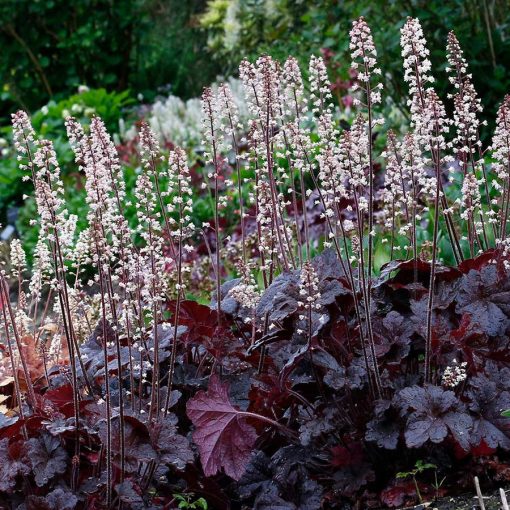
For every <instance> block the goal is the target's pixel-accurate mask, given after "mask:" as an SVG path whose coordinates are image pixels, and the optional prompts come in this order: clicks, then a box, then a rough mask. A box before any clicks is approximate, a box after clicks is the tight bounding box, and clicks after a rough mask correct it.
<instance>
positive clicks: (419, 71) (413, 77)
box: [400, 18, 434, 134]
mask: <svg viewBox="0 0 510 510" xmlns="http://www.w3.org/2000/svg"><path fill="white" fill-rule="evenodd" d="M400 34H401V35H400V45H401V48H402V57H403V58H404V81H405V82H407V84H408V86H409V94H410V96H411V98H410V99H409V100H408V105H409V107H410V108H411V118H412V122H413V124H414V125H415V129H416V131H417V133H418V134H420V130H419V126H420V125H421V124H420V115H421V112H422V111H423V110H424V108H425V90H426V89H427V88H428V87H429V86H430V84H431V83H433V82H434V78H433V77H432V76H431V74H430V70H431V68H432V65H431V63H430V60H429V50H428V48H427V42H426V40H425V37H424V36H423V30H422V28H421V24H420V21H419V20H418V19H416V18H407V21H406V23H405V25H404V26H403V27H402V29H401V30H400Z"/></svg>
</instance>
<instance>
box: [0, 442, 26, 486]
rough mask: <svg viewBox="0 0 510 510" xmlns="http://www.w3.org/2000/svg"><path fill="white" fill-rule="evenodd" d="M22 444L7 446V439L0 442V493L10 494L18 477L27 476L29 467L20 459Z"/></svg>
mask: <svg viewBox="0 0 510 510" xmlns="http://www.w3.org/2000/svg"><path fill="white" fill-rule="evenodd" d="M22 445H23V443H22V442H21V441H18V442H16V443H13V444H9V440H8V439H2V440H0V491H2V492H10V491H11V490H12V489H13V488H14V486H15V485H16V478H17V476H18V475H28V474H29V473H30V467H29V466H28V465H27V464H26V462H25V460H24V459H23V458H22V454H21V448H22Z"/></svg>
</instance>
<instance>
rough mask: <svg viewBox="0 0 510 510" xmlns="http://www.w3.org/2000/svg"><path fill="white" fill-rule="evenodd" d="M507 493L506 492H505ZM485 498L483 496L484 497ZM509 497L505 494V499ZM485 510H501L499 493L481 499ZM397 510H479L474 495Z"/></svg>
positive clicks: (448, 498)
mask: <svg viewBox="0 0 510 510" xmlns="http://www.w3.org/2000/svg"><path fill="white" fill-rule="evenodd" d="M507 492H508V491H507ZM484 496H485V495H484ZM508 498H509V495H508V493H507V499H508ZM483 502H484V505H485V510H501V509H502V508H503V507H502V506H501V499H500V497H499V491H496V492H494V493H492V494H491V495H490V496H485V497H484V498H483ZM399 510H480V505H479V504H478V498H477V497H476V496H475V493H474V491H473V493H471V494H466V495H464V496H456V497H446V498H441V499H439V500H437V501H434V502H433V503H425V504H423V505H418V506H414V507H407V508H405V509H404V508H402V509H399Z"/></svg>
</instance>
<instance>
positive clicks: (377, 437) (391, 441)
mask: <svg viewBox="0 0 510 510" xmlns="http://www.w3.org/2000/svg"><path fill="white" fill-rule="evenodd" d="M396 414H397V413H396V411H395V410H394V409H393V408H392V407H391V401H390V400H380V401H378V402H376V406H375V416H376V417H375V418H374V419H373V420H371V421H369V422H368V424H367V432H366V434H365V439H366V440H367V441H374V442H375V443H377V446H379V447H380V448H386V449H387V450H395V449H396V448H397V444H398V438H399V435H400V425H399V420H398V416H396Z"/></svg>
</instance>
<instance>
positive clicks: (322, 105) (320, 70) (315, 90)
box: [309, 55, 333, 115]
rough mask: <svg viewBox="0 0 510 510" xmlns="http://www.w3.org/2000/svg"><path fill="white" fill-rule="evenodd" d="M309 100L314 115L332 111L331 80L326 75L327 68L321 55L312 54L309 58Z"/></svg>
mask: <svg viewBox="0 0 510 510" xmlns="http://www.w3.org/2000/svg"><path fill="white" fill-rule="evenodd" d="M309 73H310V100H311V101H312V111H313V113H315V114H316V115H320V114H322V113H323V112H326V111H328V112H330V113H331V111H332V109H333V107H332V105H331V100H332V97H333V96H332V95H331V82H330V81H329V77H328V70H327V68H326V64H325V62H324V59H323V58H322V57H316V56H314V55H312V56H311V58H310V66H309Z"/></svg>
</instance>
